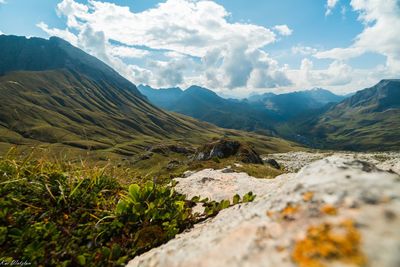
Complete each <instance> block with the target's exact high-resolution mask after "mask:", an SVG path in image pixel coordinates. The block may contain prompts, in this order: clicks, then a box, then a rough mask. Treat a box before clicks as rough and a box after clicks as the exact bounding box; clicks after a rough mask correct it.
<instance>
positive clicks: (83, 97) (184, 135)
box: [0, 35, 295, 156]
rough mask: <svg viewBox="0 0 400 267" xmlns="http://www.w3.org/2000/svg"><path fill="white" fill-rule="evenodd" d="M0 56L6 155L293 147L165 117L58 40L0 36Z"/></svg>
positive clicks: (0, 123) (1, 142) (0, 144)
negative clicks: (225, 142) (227, 145)
mask: <svg viewBox="0 0 400 267" xmlns="http://www.w3.org/2000/svg"><path fill="white" fill-rule="evenodd" d="M0 51H1V52H0V56H1V58H2V59H4V60H2V61H1V64H0V65H1V66H0V98H1V99H2V103H1V105H0V150H5V149H7V148H8V147H10V145H12V144H17V145H23V146H27V147H30V146H36V145H38V144H40V145H42V146H46V147H51V148H54V149H53V150H58V149H66V148H68V149H72V150H73V151H74V152H77V153H78V152H80V151H87V150H88V149H90V150H91V151H96V152H99V153H100V152H104V153H107V155H108V154H109V152H113V153H112V154H115V155H125V156H131V155H137V154H138V153H142V152H143V151H144V150H145V149H147V148H148V147H151V146H154V145H158V144H166V143H182V144H187V145H194V146H197V145H201V144H203V143H204V142H207V141H209V140H210V139H211V138H215V137H222V136H232V137H234V138H238V139H243V140H246V141H249V142H250V143H252V144H256V145H257V146H258V147H259V149H260V151H261V152H262V151H275V150H277V151H285V150H286V151H287V150H290V149H292V147H293V146H295V145H294V144H292V143H290V142H286V141H284V140H281V139H277V138H269V137H260V136H256V135H254V134H247V133H244V132H238V131H228V130H222V129H220V128H218V127H216V126H213V125H211V124H208V123H203V122H199V121H197V120H194V119H192V118H189V117H185V116H183V115H178V114H173V113H169V112H165V111H163V110H161V109H159V108H157V107H155V106H153V105H152V104H150V103H149V102H148V101H147V99H146V98H145V97H144V96H143V95H141V94H140V93H139V91H138V90H137V89H136V86H135V85H133V84H132V83H130V82H129V81H127V80H126V79H124V78H123V77H122V76H120V75H119V74H118V73H116V72H115V71H114V70H113V69H111V68H110V67H108V66H107V65H106V64H104V63H103V62H101V61H100V60H98V59H96V58H94V57H92V56H90V55H88V54H86V53H84V52H83V51H81V50H79V49H77V48H75V47H73V46H71V45H70V44H68V43H67V42H65V41H63V40H61V39H58V38H51V39H50V40H44V39H39V38H31V39H26V38H24V37H15V36H5V35H2V36H0ZM51 58H53V59H54V60H51ZM71 155H72V154H71Z"/></svg>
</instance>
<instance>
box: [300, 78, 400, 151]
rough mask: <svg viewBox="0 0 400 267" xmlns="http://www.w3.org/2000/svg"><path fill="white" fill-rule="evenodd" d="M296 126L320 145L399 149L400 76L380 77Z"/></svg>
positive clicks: (340, 147) (343, 147)
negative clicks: (393, 78) (374, 83)
mask: <svg viewBox="0 0 400 267" xmlns="http://www.w3.org/2000/svg"><path fill="white" fill-rule="evenodd" d="M295 127H298V133H300V134H301V135H303V136H305V137H306V138H308V141H309V142H311V143H314V144H316V145H317V146H319V147H323V148H335V149H348V150H398V149H400V141H399V140H400V80H383V81H381V82H380V83H378V84H377V85H375V86H373V87H371V88H367V89H364V90H361V91H359V92H357V93H356V94H355V95H353V96H352V97H350V98H348V99H346V100H344V101H342V102H341V103H339V104H337V105H334V106H332V107H331V108H329V109H328V110H326V111H325V112H323V113H322V114H321V115H318V116H316V117H314V118H311V119H308V120H306V121H304V122H302V123H300V124H298V125H296V126H295Z"/></svg>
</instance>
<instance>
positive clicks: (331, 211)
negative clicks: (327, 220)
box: [320, 204, 337, 215]
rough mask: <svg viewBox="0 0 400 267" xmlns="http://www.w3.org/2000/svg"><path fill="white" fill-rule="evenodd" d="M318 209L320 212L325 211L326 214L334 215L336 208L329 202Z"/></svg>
mask: <svg viewBox="0 0 400 267" xmlns="http://www.w3.org/2000/svg"><path fill="white" fill-rule="evenodd" d="M320 211H321V212H322V213H325V214H327V215H336V214H337V209H336V208H335V207H334V206H333V205H331V204H325V205H323V206H322V207H321V208H320Z"/></svg>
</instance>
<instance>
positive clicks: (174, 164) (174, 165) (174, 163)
mask: <svg viewBox="0 0 400 267" xmlns="http://www.w3.org/2000/svg"><path fill="white" fill-rule="evenodd" d="M180 164H181V163H180V162H179V161H177V160H171V161H170V162H168V164H167V166H166V168H167V170H173V169H176V168H177V167H178V166H179V165H180Z"/></svg>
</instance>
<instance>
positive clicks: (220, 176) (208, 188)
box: [174, 169, 271, 201]
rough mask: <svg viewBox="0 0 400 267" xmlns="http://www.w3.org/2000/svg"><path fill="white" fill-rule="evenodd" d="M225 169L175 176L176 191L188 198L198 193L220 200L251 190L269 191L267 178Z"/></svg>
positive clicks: (261, 192) (258, 193)
mask: <svg viewBox="0 0 400 267" xmlns="http://www.w3.org/2000/svg"><path fill="white" fill-rule="evenodd" d="M225 170H226V169H222V170H213V169H205V170H202V171H199V172H196V173H194V174H192V175H190V176H189V177H186V178H175V179H174V180H175V181H177V182H178V184H177V185H176V187H175V189H176V191H178V192H180V193H182V194H185V195H187V197H188V198H189V199H190V198H192V197H194V196H198V195H200V196H201V197H202V198H208V199H210V200H216V201H221V200H223V199H229V200H232V198H233V196H234V195H235V194H239V195H240V196H243V195H244V194H246V193H248V192H250V191H252V192H253V193H254V194H256V195H263V194H265V193H266V192H269V190H270V185H271V183H270V182H269V180H267V179H258V178H254V177H251V176H249V175H248V174H246V173H243V172H242V173H235V172H232V173H231V172H226V171H225Z"/></svg>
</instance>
